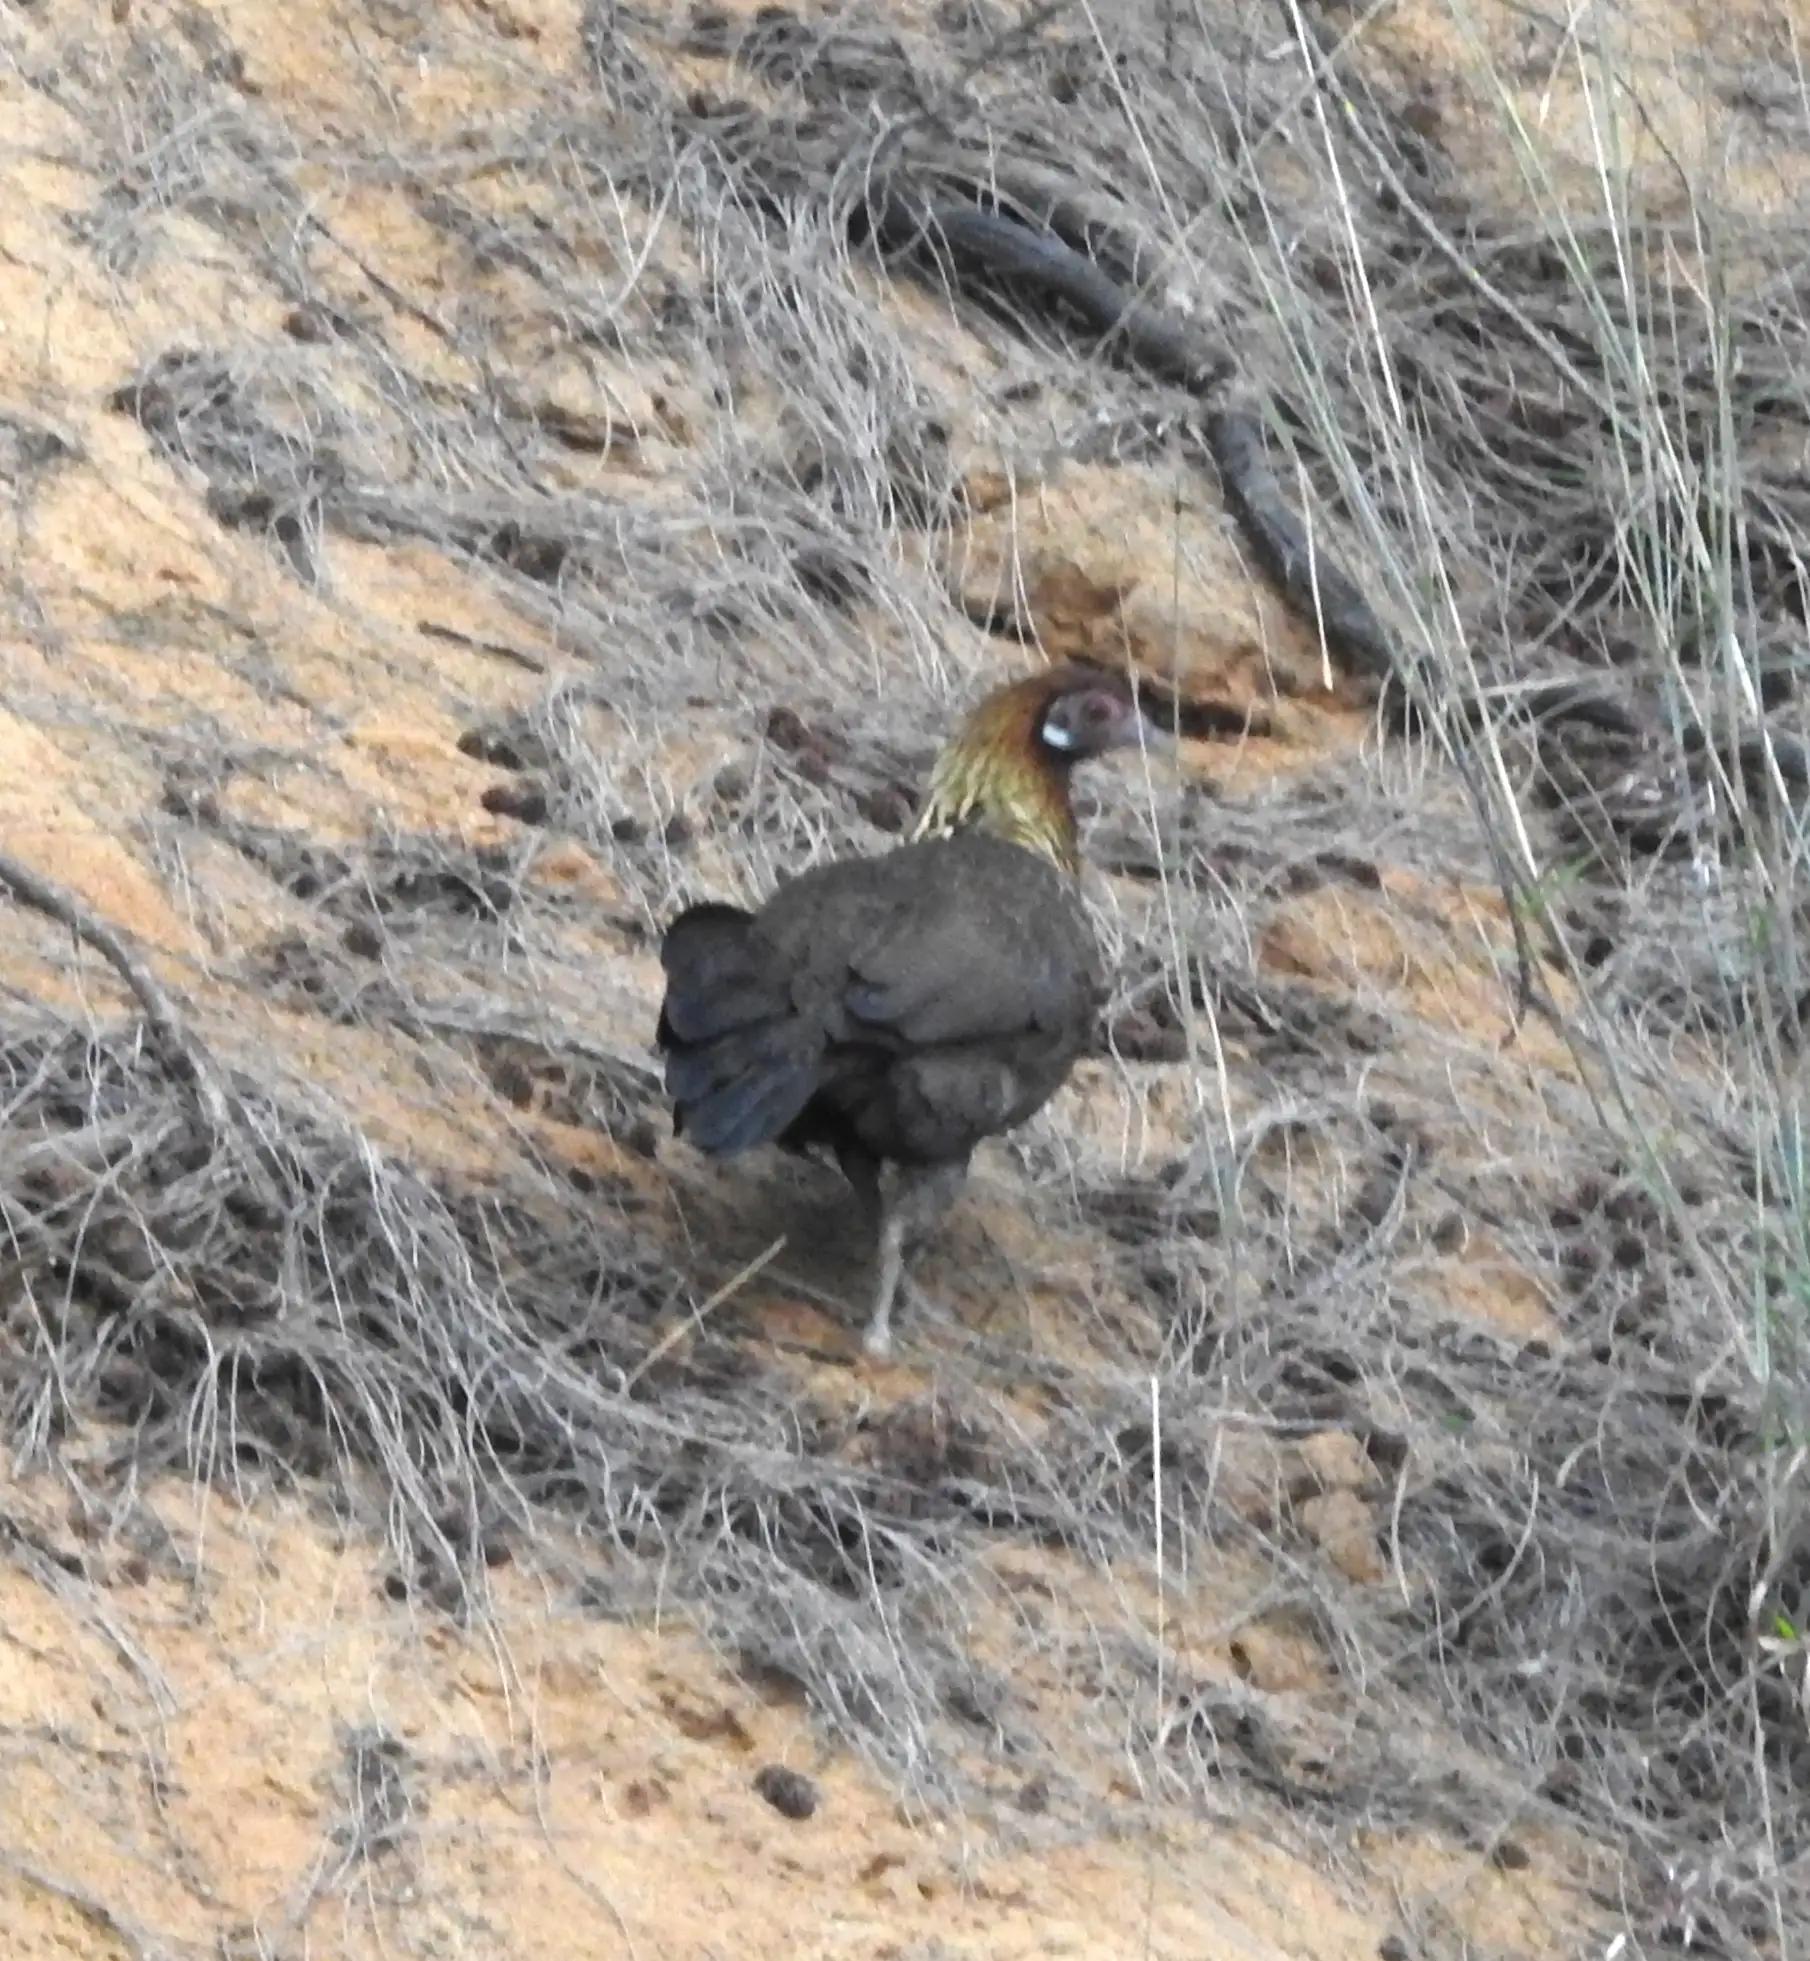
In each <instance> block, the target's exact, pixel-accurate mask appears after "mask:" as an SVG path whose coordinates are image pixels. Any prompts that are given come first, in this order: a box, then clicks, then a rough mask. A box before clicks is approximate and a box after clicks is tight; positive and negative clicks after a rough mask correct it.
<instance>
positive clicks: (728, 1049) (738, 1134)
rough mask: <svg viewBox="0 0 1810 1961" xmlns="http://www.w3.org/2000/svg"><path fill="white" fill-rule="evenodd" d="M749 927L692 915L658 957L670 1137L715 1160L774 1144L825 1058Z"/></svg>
mask: <svg viewBox="0 0 1810 1961" xmlns="http://www.w3.org/2000/svg"><path fill="white" fill-rule="evenodd" d="M752 924H753V917H752V915H751V914H749V913H745V912H743V911H741V910H740V909H739V908H738V907H735V906H722V905H704V906H694V907H693V908H692V909H691V910H690V911H689V912H687V913H683V914H681V915H680V917H679V918H678V919H676V920H675V921H674V922H673V924H672V926H671V927H670V928H669V929H668V931H667V935H666V939H665V941H664V943H663V944H662V946H661V949H660V960H661V964H662V965H663V966H664V967H665V969H666V1000H665V1003H664V1005H663V1006H662V1008H661V1010H660V1029H659V1037H658V1039H659V1044H660V1047H661V1048H662V1049H664V1050H665V1052H666V1090H667V1094H668V1095H669V1096H670V1097H671V1098H672V1103H673V1129H674V1131H675V1132H676V1133H680V1134H682V1135H684V1136H686V1137H689V1138H690V1139H691V1141H692V1142H693V1143H694V1144H695V1145H696V1146H697V1147H698V1149H699V1150H701V1151H710V1152H712V1153H714V1154H716V1155H718V1156H728V1155H730V1154H731V1153H733V1152H736V1151H746V1150H752V1149H753V1147H754V1146H755V1145H757V1144H767V1143H771V1142H772V1141H773V1139H774V1138H776V1137H778V1136H779V1135H780V1133H781V1132H782V1131H783V1130H784V1129H785V1128H786V1126H787V1125H788V1124H789V1123H791V1121H792V1119H793V1118H794V1117H796V1116H797V1115H798V1113H799V1112H800V1111H801V1110H802V1109H803V1108H804V1106H805V1105H806V1104H807V1103H808V1102H809V1101H810V1099H811V1092H812V1091H813V1090H814V1089H815V1088H816V1087H817V1077H818V1068H819V1064H820V1061H821V1057H822V1044H821V1042H819V1041H816V1040H813V1039H812V1038H811V1036H810V1033H809V1031H808V1030H806V1029H804V1028H801V1027H800V1026H799V1023H798V1020H797V1017H796V1015H795V1014H794V1012H793V1008H792V1002H791V998H790V995H789V992H788V990H787V988H786V986H785V984H784V981H783V979H782V978H781V977H780V976H777V975H775V974H774V973H773V972H772V969H771V964H770V963H771V956H770V954H769V953H768V952H767V950H766V948H765V947H763V945H762V944H761V942H760V940H759V939H758V937H757V936H755V935H754V934H752V933H750V932H749V930H748V929H749V927H750V926H751V925H752Z"/></svg>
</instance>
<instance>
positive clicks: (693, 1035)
mask: <svg viewBox="0 0 1810 1961" xmlns="http://www.w3.org/2000/svg"><path fill="white" fill-rule="evenodd" d="M1164 740H1165V738H1164V737H1163V735H1162V732H1161V731H1160V730H1159V729H1158V728H1157V727H1156V726H1155V725H1154V724H1152V723H1151V722H1149V721H1147V720H1146V718H1145V717H1144V715H1143V713H1142V710H1141V708H1140V706H1139V703H1138V699H1137V693H1136V690H1135V687H1134V685H1133V683H1132V681H1131V679H1130V678H1129V677H1128V676H1126V675H1124V674H1119V673H1113V672H1109V671H1107V670H1104V669H1097V668H1090V667H1085V666H1081V665H1078V664H1070V665H1064V666H1060V667H1054V668H1046V669H1044V670H1042V671H1040V672H1038V673H1036V674H1033V675H1031V676H1029V677H1028V678H1024V679H1020V680H1016V681H1012V682H1009V683H1007V684H1005V685H1003V686H1000V687H997V688H995V689H994V690H993V691H992V692H990V693H989V694H988V695H987V696H986V697H985V698H984V699H982V700H981V701H980V703H979V704H978V705H977V706H976V707H975V708H974V709H973V710H972V712H971V713H970V714H969V715H968V716H967V718H966V719H965V721H963V722H962V723H961V725H960V726H959V727H958V729H957V730H956V732H955V734H954V736H953V737H952V739H951V740H950V741H949V742H948V743H946V745H945V746H944V747H943V749H942V750H941V752H940V754H939V755H938V757H937V759H936V761H935V764H934V766H933V767H932V769H931V772H930V777H929V781H928V785H927V789H926V793H925V796H924V799H923V803H922V807H921V810H920V813H919V815H918V818H917V821H916V823H915V825H914V826H913V828H912V831H911V833H910V836H909V839H908V841H907V842H905V843H903V844H900V845H898V846H896V847H895V848H893V849H892V850H890V851H888V852H885V853H883V854H880V855H878V856H853V857H840V858H835V859H831V860H829V861H828V862H826V863H822V864H819V865H816V866H814V867H813V868H811V869H810V870H807V871H805V872H803V873H801V874H799V875H798V876H796V877H794V878H792V879H790V880H788V881H787V882H785V883H783V884H781V885H780V886H779V887H778V889H777V890H776V891H775V892H774V893H773V895H772V896H771V897H770V898H769V899H768V900H767V901H766V903H765V904H764V905H763V906H761V907H760V908H759V910H757V911H749V910H746V909H745V908H743V907H740V906H733V905H727V904H723V903H720V902H716V901H707V902H705V903H703V904H699V905H694V906H692V907H690V908H689V909H688V910H686V911H685V912H683V913H681V914H680V915H679V916H678V917H677V918H676V919H674V920H673V922H672V923H671V925H670V926H669V927H668V928H667V930H666V933H665V935H664V937H663V939H662V943H661V950H660V957H661V964H662V966H663V968H664V970H665V996H664V1000H663V1002H662V1005H661V1010H660V1019H659V1025H658V1029H657V1031H656V1038H655V1039H656V1046H657V1048H658V1049H659V1051H660V1052H661V1053H662V1055H663V1058H664V1078H665V1088H666V1093H667V1097H668V1099H669V1100H670V1103H671V1105H672V1114H673V1129H674V1133H675V1135H678V1136H681V1137H684V1138H685V1139H687V1140H688V1141H689V1143H690V1144H691V1145H692V1146H694V1147H695V1148H696V1149H698V1150H700V1151H702V1152H703V1153H705V1154H706V1155H707V1156H709V1157H712V1158H727V1157H733V1156H735V1155H737V1154H739V1153H741V1152H744V1151H748V1150H752V1149H754V1148H756V1147H757V1146H760V1145H763V1144H777V1145H779V1146H781V1147H782V1148H784V1149H786V1150H789V1151H795V1152H811V1151H827V1152H828V1153H829V1154H830V1155H831V1156H833V1157H834V1159H835V1161H836V1163H837V1165H838V1167H839V1168H840V1170H841V1172H842V1175H843V1177H844V1178H845V1179H846V1180H847V1181H848V1183H849V1185H850V1186H852V1187H853V1188H854V1190H855V1191H856V1192H857V1193H858V1194H859V1195H860V1196H861V1198H862V1200H863V1201H864V1202H865V1204H866V1206H867V1208H868V1211H869V1214H870V1216H871V1217H872V1219H873V1220H874V1224H875V1236H876V1247H877V1257H876V1262H875V1278H874V1286H873V1296H872V1302H871V1306H870V1309H869V1313H868V1318H867V1322H866V1326H865V1330H864V1333H863V1337H862V1346H863V1348H864V1350H865V1352H866V1353H867V1354H868V1355H869V1356H870V1357H872V1358H874V1359H876V1360H879V1359H883V1358H884V1357H885V1356H887V1355H888V1354H889V1353H890V1351H891V1346H892V1314H893V1307H894V1301H895V1297H896V1295H897V1293H898V1291H899V1285H900V1280H901V1277H902V1274H903V1271H904V1260H905V1248H906V1243H907V1240H908V1238H910V1237H912V1236H913V1235H915V1234H920V1233H922V1232H924V1231H927V1230H928V1229H929V1228H930V1227H932V1226H934V1225H935V1223H936V1222H937V1221H938V1219H939V1218H940V1217H941V1215H942V1214H943V1212H944V1210H945V1209H946V1208H947V1206H948V1205H949V1204H950V1203H951V1202H952V1200H953V1199H954V1198H955V1196H956V1194H957V1193H958V1192H959V1190H960V1188H961V1186H962V1184H963V1182H964V1180H965V1178H966V1176H967V1171H968V1163H969V1159H970V1157H971V1156H972V1154H973V1152H974V1149H975V1147H976V1146H977V1145H978V1144H980V1143H981V1141H982V1140H983V1139H985V1138H988V1137H994V1136H998V1135H1000V1134H1002V1133H1004V1132H1006V1131H1009V1130H1012V1129H1014V1128H1015V1127H1016V1126H1017V1125H1019V1124H1022V1123H1023V1122H1025V1121H1026V1119H1027V1118H1029V1117H1031V1116H1033V1115H1034V1114H1035V1113H1036V1112H1037V1111H1038V1110H1040V1109H1041V1108H1042V1107H1043V1106H1044V1104H1045V1103H1047V1102H1048V1101H1049V1099H1050V1098H1051V1097H1052V1096H1053V1095H1055V1093H1056V1091H1057V1090H1058V1089H1059V1088H1060V1087H1061V1086H1062V1084H1063V1082H1064V1081H1065V1080H1066V1079H1067V1077H1068V1074H1069V1071H1070V1070H1071V1068H1072V1067H1073V1066H1074V1064H1075V1062H1076V1061H1077V1059H1078V1058H1079V1057H1081V1056H1082V1055H1083V1054H1085V1053H1086V1052H1087V1051H1088V1049H1089V1048H1090V1047H1091V1046H1092V1045H1093V1040H1094V1029H1095V1024H1096V1020H1097V1015H1098V1011H1099V1007H1100V1002H1101V965H1100V955H1099V949H1098V945H1097V942H1096V939H1095V936H1094V932H1093V928H1092V926H1091V924H1090V922H1089V920H1088V916H1087V912H1086V909H1085V907H1084V905H1083V903H1082V899H1081V891H1080V870H1081V854H1080V844H1079V838H1078V832H1077V826H1076V821H1075V812H1074V806H1073V804H1072V803H1071V801H1070V796H1069V779H1070V776H1071V773H1072V771H1073V770H1074V768H1075V766H1076V765H1077V764H1079V763H1083V762H1087V761H1089V760H1091V759H1093V758H1095V757H1098V756H1102V755H1105V754H1106V753H1107V752H1108V751H1111V750H1114V749H1123V748H1127V747H1136V746H1144V745H1149V746H1153V747H1154V746H1157V745H1158V744H1160V743H1162V742H1163V741H1164Z"/></svg>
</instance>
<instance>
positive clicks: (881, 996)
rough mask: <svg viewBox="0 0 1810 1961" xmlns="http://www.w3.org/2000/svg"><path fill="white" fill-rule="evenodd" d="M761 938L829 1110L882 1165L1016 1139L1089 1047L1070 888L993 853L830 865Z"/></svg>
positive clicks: (799, 884)
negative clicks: (781, 972)
mask: <svg viewBox="0 0 1810 1961" xmlns="http://www.w3.org/2000/svg"><path fill="white" fill-rule="evenodd" d="M760 932H761V934H762V936H763V938H765V939H767V940H768V941H769V942H770V943H771V944H772V945H773V946H774V948H775V949H776V951H777V952H778V953H779V955H780V957H781V959H782V961H783V962H784V963H785V964H786V965H787V967H788V968H789V970H790V972H791V974H792V976H793V979H792V998H793V1001H794V1004H795V1007H796V1009H797V1011H798V1012H799V1013H800V1015H801V1016H804V1017H806V1018H808V1019H809V1020H811V1021H814V1022H815V1023H816V1024H817V1025H818V1026H819V1027H821V1029H822V1031H823V1035H824V1039H825V1044H826V1055H825V1067H824V1071H823V1086H822V1088H821V1089H820V1090H819V1092H818V1096H819V1100H820V1101H822V1102H823V1103H825V1104H826V1105H827V1106H828V1107H829V1108H830V1109H831V1110H832V1111H833V1112H834V1114H835V1115H836V1116H837V1117H838V1118H839V1119H840V1120H841V1121H843V1122H845V1123H846V1124H847V1125H848V1126H849V1127H850V1129H851V1130H852V1131H853V1132H854V1133H855V1135H856V1137H857V1138H858V1140H859V1141H860V1143H861V1144H862V1145H863V1146H864V1148H866V1149H868V1150H870V1151H873V1152H874V1153H875V1154H876V1155H878V1156H883V1157H903V1158H914V1159H925V1160H936V1159H941V1158H958V1157H965V1156H966V1155H967V1154H968V1153H969V1152H970V1151H971V1150H972V1149H973V1148H974V1146H975V1144H976V1143H978V1142H979V1141H980V1139H981V1138H983V1137H987V1136H991V1135H994V1134H996V1133H997V1132H999V1131H1002V1130H1007V1129H1010V1128H1011V1127H1012V1125H1014V1124H1017V1123H1021V1122H1023V1121H1024V1119H1025V1118H1026V1117H1027V1116H1029V1115H1030V1114H1031V1113H1032V1112H1033V1111H1034V1110H1036V1109H1037V1108H1039V1107H1040V1106H1041V1105H1042V1104H1043V1103H1044V1102H1046V1101H1047V1100H1048V1099H1049V1097H1050V1096H1051V1095H1052V1094H1053V1093H1054V1092H1055V1090H1056V1089H1057V1088H1058V1087H1059V1086H1060V1084H1061V1082H1062V1080H1063V1078H1064V1077H1065V1076H1066V1075H1067V1074H1068V1071H1069V1069H1070V1067H1071V1066H1072V1065H1073V1063H1074V1061H1075V1058H1076V1057H1077V1056H1078V1055H1079V1054H1081V1053H1082V1052H1083V1051H1084V1050H1085V1048H1086V1046H1087V1044H1088V1041H1089V1037H1090V1033H1091V1029H1092V1024H1093V1017H1094V1014H1095V1011H1096V1005H1097V1000H1096V997H1097V990H1098V984H1099V983H1098V964H1097V961H1098V956H1097V953H1096V949H1095V946H1094V939H1093V933H1092V931H1091V929H1090V928H1089V926H1088V923H1087V919H1086V915H1085V914H1084V912H1083V911H1082V908H1081V905H1080V901H1079V898H1078V896H1077V894H1076V893H1075V890H1074V888H1073V886H1072V884H1071V883H1070V881H1069V880H1068V879H1066V878H1065V877H1064V876H1063V875H1062V874H1061V873H1060V872H1058V871H1057V870H1056V869H1055V868H1054V867H1053V866H1052V865H1050V864H1048V863H1047V862H1046V861H1045V860H1044V859H1042V858H1039V857H1037V856H1036V855H1034V854H1033V853H1031V852H1028V851H1025V850H1022V849H1021V848H1020V847H1018V846H1016V845H1012V844H1006V843H1004V842H1002V841H1000V840H997V839H993V838H987V837H979V836H976V837H962V838H951V839H937V840H930V841H927V842H925V843H922V844H915V845H907V846H904V847H903V848H902V849H900V850H898V851H895V852H893V853H891V854H889V855H888V856H886V857H884V858H877V859H869V860H863V861H845V862H843V863H840V864H835V865H826V866H823V867H821V868H820V869H818V870H817V871H814V872H808V873H806V874H805V875H804V877H802V878H800V879H797V880H795V881H794V882H793V883H792V884H790V885H788V886H786V887H784V888H783V889H782V890H781V891H780V892H778V893H776V894H775V895H774V897H773V899H772V900H771V901H770V902H769V904H768V906H767V907H766V908H765V910H764V911H763V913H762V914H761V918H760Z"/></svg>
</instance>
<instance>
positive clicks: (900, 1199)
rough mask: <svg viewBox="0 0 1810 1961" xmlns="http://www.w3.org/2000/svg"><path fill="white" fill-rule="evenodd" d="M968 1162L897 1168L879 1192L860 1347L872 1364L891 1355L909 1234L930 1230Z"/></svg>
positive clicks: (963, 1176) (957, 1187)
mask: <svg viewBox="0 0 1810 1961" xmlns="http://www.w3.org/2000/svg"><path fill="white" fill-rule="evenodd" d="M967 1170H968V1166H967V1162H966V1160H963V1162H961V1163H960V1164H937V1165H925V1166H921V1167H920V1166H916V1165H913V1166H906V1165H900V1166H899V1167H898V1168H897V1170H896V1172H895V1175H894V1181H893V1185H892V1189H891V1190H890V1191H887V1190H886V1189H885V1188H884V1187H882V1190H881V1199H880V1244H879V1271H878V1273H877V1274H876V1276H875V1279H874V1304H873V1308H872V1310H871V1312H870V1313H869V1315H868V1317H867V1330H866V1332H865V1333H864V1334H863V1335H862V1337H861V1346H862V1347H863V1348H864V1349H865V1350H866V1351H867V1353H868V1354H869V1355H870V1356H872V1357H873V1359H874V1360H875V1361H880V1360H883V1359H884V1358H885V1357H886V1356H887V1355H889V1354H891V1352H892V1308H893V1302H894V1300H895V1299H896V1298H897V1296H898V1291H899V1285H900V1282H901V1281H902V1280H903V1278H904V1274H905V1238H906V1235H907V1233H910V1232H913V1231H919V1230H922V1229H923V1228H924V1227H926V1226H929V1225H932V1224H934V1223H935V1221H936V1220H937V1219H938V1218H939V1217H940V1216H941V1214H942V1212H943V1211H944V1209H945V1208H946V1207H947V1206H948V1204H949V1202H950V1200H951V1199H953V1198H954V1196H955V1194H956V1193H957V1192H958V1191H959V1190H960V1189H961V1185H962V1180H963V1179H964V1178H965V1177H966V1175H967Z"/></svg>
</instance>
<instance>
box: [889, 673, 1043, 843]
mask: <svg viewBox="0 0 1810 1961" xmlns="http://www.w3.org/2000/svg"><path fill="white" fill-rule="evenodd" d="M1055 693H1056V690H1055V689H1054V688H1053V687H1052V686H1051V683H1050V678H1049V676H1047V675H1037V676H1034V677H1033V678H1032V679H1031V680H1029V681H1020V682H1016V683H1015V684H1014V685H1012V686H1011V687H1008V688H1001V689H1000V690H998V692H997V693H995V694H992V695H989V696H988V697H987V699H986V700H985V701H983V702H982V703H981V704H980V706H979V707H978V708H977V709H975V711H974V713H973V714H972V715H970V716H969V717H968V719H967V721H966V722H965V723H964V724H963V725H962V727H961V729H960V730H959V731H958V732H957V734H956V736H955V737H954V739H953V740H952V741H951V742H950V743H949V745H948V746H947V747H946V748H945V749H944V750H943V753H942V754H941V755H940V756H938V758H937V759H936V767H935V768H934V769H933V770H932V771H931V773H930V788H929V791H928V792H927V794H926V796H925V798H924V808H923V811H922V812H921V813H920V815H919V817H918V821H917V823H916V825H915V826H914V827H913V829H912V833H911V835H912V836H913V838H932V837H952V836H954V835H955V833H957V832H958V831H986V832H989V833H990V834H991V835H993V836H994V837H999V838H1004V839H1005V840H1006V842H1007V843H1008V844H1017V845H1022V846H1023V847H1024V848H1025V850H1027V851H1035V852H1037V853H1038V854H1039V855H1040V856H1042V857H1045V858H1047V859H1049V861H1050V862H1051V863H1052V864H1053V865H1055V866H1056V868H1057V869H1058V870H1059V871H1064V872H1068V873H1070V874H1071V875H1072V874H1074V873H1076V872H1078V871H1079V869H1080V863H1081V855H1080V839H1079V837H1078V835H1077V833H1076V829H1075V812H1074V807H1073V805H1071V804H1070V802H1069V799H1068V771H1067V770H1066V769H1065V768H1064V767H1063V765H1062V764H1061V763H1060V762H1058V761H1057V760H1056V758H1055V757H1053V756H1052V755H1050V754H1049V752H1048V751H1047V750H1046V749H1045V748H1044V746H1043V742H1042V739H1041V737H1040V735H1039V733H1038V731H1039V730H1040V728H1041V727H1042V723H1043V717H1044V713H1045V711H1046V710H1047V709H1048V707H1049V704H1050V702H1051V700H1052V698H1053V697H1054V695H1055Z"/></svg>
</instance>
